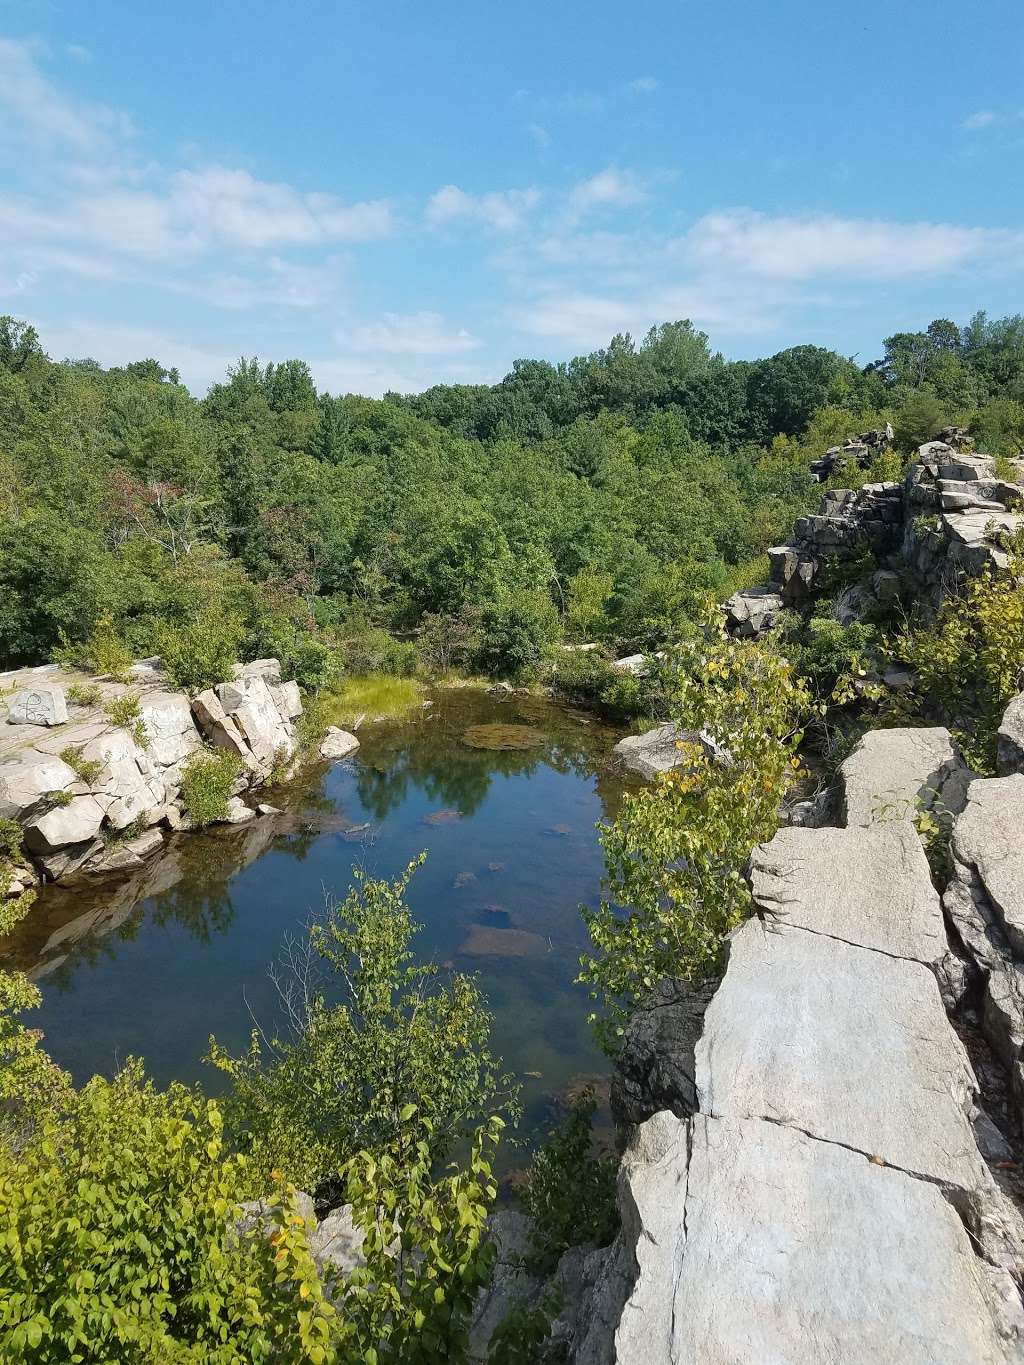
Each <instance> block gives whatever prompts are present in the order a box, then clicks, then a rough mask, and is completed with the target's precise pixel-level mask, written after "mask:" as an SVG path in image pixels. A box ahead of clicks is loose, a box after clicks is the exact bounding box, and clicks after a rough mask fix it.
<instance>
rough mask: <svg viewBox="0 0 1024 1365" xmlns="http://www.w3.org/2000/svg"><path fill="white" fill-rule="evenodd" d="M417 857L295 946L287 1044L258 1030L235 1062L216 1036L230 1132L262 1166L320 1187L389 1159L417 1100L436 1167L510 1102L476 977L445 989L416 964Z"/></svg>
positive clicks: (287, 990)
mask: <svg viewBox="0 0 1024 1365" xmlns="http://www.w3.org/2000/svg"><path fill="white" fill-rule="evenodd" d="M421 862H422V858H421V859H419V860H418V861H417V862H416V863H413V864H411V865H410V867H409V868H408V869H407V870H406V872H405V874H404V875H403V876H401V877H399V878H398V879H397V880H396V881H395V882H393V883H389V882H384V881H372V880H370V879H369V878H367V877H365V876H363V875H362V874H361V873H358V872H357V874H356V877H357V881H356V885H355V886H354V887H353V888H352V890H351V891H350V893H349V895H348V896H347V897H346V899H345V900H344V901H343V902H342V903H341V904H339V905H331V906H329V907H328V914H327V917H326V919H325V921H324V923H323V924H320V925H314V926H312V927H311V929H310V930H309V933H308V935H307V936H306V938H305V939H304V940H303V941H302V942H301V943H298V944H291V945H290V947H289V951H288V954H287V959H286V963H285V966H286V970H285V972H284V973H283V974H282V973H279V974H278V977H277V979H278V982H279V989H280V991H281V993H282V996H283V1000H284V1005H285V1015H286V1017H288V1018H289V1019H290V1020H292V1021H293V1027H292V1029H291V1031H290V1033H289V1034H288V1036H286V1037H283V1038H271V1039H270V1040H269V1041H268V1040H267V1038H266V1037H265V1035H263V1034H262V1033H261V1032H259V1031H254V1033H253V1036H252V1040H251V1044H250V1048H249V1051H248V1053H246V1054H244V1055H243V1056H241V1057H232V1056H230V1055H229V1054H228V1053H227V1052H226V1051H225V1050H224V1049H223V1048H221V1047H219V1046H218V1045H217V1044H216V1042H215V1041H214V1040H212V1039H211V1051H210V1060H211V1061H212V1062H213V1063H214V1065H215V1066H218V1067H219V1068H220V1069H221V1070H222V1071H224V1072H226V1073H227V1075H228V1076H230V1078H231V1081H232V1085H233V1090H232V1095H231V1098H230V1099H229V1100H228V1101H227V1116H228V1120H229V1123H230V1124H231V1128H232V1131H233V1132H234V1134H235V1136H236V1138H237V1140H238V1141H239V1143H240V1144H241V1145H242V1148H243V1150H245V1151H247V1152H248V1153H249V1154H250V1155H251V1158H252V1161H253V1163H254V1167H255V1169H256V1170H259V1171H263V1170H270V1169H272V1168H273V1167H275V1166H277V1167H280V1168H281V1169H282V1170H283V1171H284V1173H285V1174H286V1175H287V1176H288V1178H289V1179H291V1180H294V1181H295V1182H296V1183H297V1184H300V1185H303V1186H304V1187H305V1188H308V1189H312V1188H318V1187H320V1186H321V1185H322V1184H323V1182H325V1181H328V1180H330V1181H334V1180H336V1179H337V1177H338V1175H339V1172H341V1171H342V1169H343V1168H344V1166H345V1163H346V1161H348V1160H349V1158H350V1157H351V1156H352V1154H353V1153H354V1152H356V1151H359V1150H360V1149H365V1150H368V1151H371V1152H383V1151H394V1150H395V1149H396V1144H400V1143H401V1141H402V1133H403V1125H402V1121H401V1120H400V1117H399V1116H400V1114H401V1112H402V1111H403V1110H404V1109H405V1107H406V1106H408V1105H410V1104H413V1105H416V1106H418V1110H419V1113H420V1116H421V1119H422V1120H424V1121H427V1122H429V1124H430V1128H431V1138H430V1145H431V1155H432V1157H433V1158H434V1159H439V1158H441V1157H443V1155H444V1154H445V1153H446V1152H447V1151H448V1149H449V1148H450V1147H451V1145H452V1144H453V1143H455V1142H456V1141H457V1140H458V1139H459V1138H461V1137H463V1136H465V1134H466V1133H467V1132H468V1131H469V1130H470V1129H471V1128H472V1127H473V1125H474V1124H475V1123H476V1121H477V1120H478V1119H480V1118H481V1117H482V1116H483V1115H484V1114H485V1113H486V1112H488V1110H489V1107H490V1106H491V1105H492V1103H494V1102H495V1101H496V1099H497V1097H498V1096H499V1094H504V1096H505V1098H507V1099H508V1101H509V1103H510V1105H511V1104H512V1103H513V1101H514V1098H515V1097H514V1095H513V1094H512V1092H511V1091H510V1089H509V1085H508V1078H507V1077H504V1076H502V1075H501V1073H500V1072H499V1070H498V1065H497V1063H496V1062H495V1060H494V1058H493V1057H492V1056H491V1053H490V1051H489V1049H488V1038H489V1035H490V1025H491V1020H490V1016H489V1014H488V1013H487V1012H486V1010H485V1009H484V1006H483V1002H482V1001H481V998H480V993H479V990H478V988H477V985H476V983H475V981H474V980H473V979H472V978H471V977H467V976H461V975H454V976H452V977H451V978H450V979H449V980H448V981H447V982H446V983H445V984H443V985H442V984H441V983H440V982H439V981H438V970H437V968H436V967H434V966H424V965H421V964H418V963H416V962H415V961H414V960H413V955H412V953H411V951H410V942H411V939H412V936H413V934H414V933H415V931H416V929H417V928H418V926H417V925H416V924H414V922H413V920H412V916H411V914H410V912H409V908H408V905H407V904H406V902H405V899H404V897H405V891H406V887H407V886H408V882H409V878H410V877H411V875H412V873H413V871H414V869H415V868H416V867H417V866H419V864H420V863H421ZM323 964H326V967H327V968H328V969H330V971H329V973H328V974H324V970H323ZM339 989H340V992H341V1000H340V1003H333V1001H334V1000H335V999H336V998H337V992H338V990H339Z"/></svg>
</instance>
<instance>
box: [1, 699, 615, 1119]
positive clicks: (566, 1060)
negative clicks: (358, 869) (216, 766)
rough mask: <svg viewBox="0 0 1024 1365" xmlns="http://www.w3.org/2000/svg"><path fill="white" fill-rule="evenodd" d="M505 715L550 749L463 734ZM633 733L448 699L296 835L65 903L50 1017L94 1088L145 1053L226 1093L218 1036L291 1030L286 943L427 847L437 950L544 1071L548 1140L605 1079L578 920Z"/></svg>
mask: <svg viewBox="0 0 1024 1365" xmlns="http://www.w3.org/2000/svg"><path fill="white" fill-rule="evenodd" d="M497 720H502V721H523V722H529V723H530V724H533V725H535V726H538V727H539V728H540V729H541V730H543V732H544V735H545V743H544V744H543V745H541V746H540V747H537V748H533V749H529V750H521V751H511V752H490V751H486V750H479V749H470V748H467V747H466V746H464V745H462V744H461V743H460V742H459V739H460V736H461V734H462V733H463V731H464V730H465V729H466V727H467V726H468V725H470V724H476V723H481V722H488V721H497ZM614 740H615V735H614V734H612V733H611V732H610V731H608V730H606V729H604V728H603V727H601V726H599V725H598V724H597V722H596V721H593V720H592V719H590V720H588V718H586V717H582V716H579V715H577V714H576V713H572V712H569V713H566V712H564V711H562V710H560V709H558V708H555V707H553V706H551V705H549V704H545V703H541V702H536V701H524V702H520V701H518V700H514V701H511V702H503V703H498V702H494V701H491V700H489V699H487V698H485V697H482V696H481V695H480V694H478V693H470V692H448V693H441V694H438V696H437V698H436V702H435V705H434V707H433V708H432V709H431V710H429V711H427V712H425V713H423V715H422V717H421V718H419V719H418V720H417V721H416V723H415V724H410V725H402V726H390V727H376V728H372V729H370V730H367V731H365V732H364V735H363V748H362V749H361V750H360V753H359V755H358V758H357V761H356V762H355V763H346V764H341V765H336V766H334V767H332V768H331V769H329V770H327V771H324V770H318V772H317V773H316V775H315V776H313V777H311V778H310V779H309V780H308V781H306V782H304V783H299V784H296V785H295V786H294V787H293V788H291V789H289V790H288V792H287V793H286V794H285V795H284V796H283V797H282V796H280V795H279V796H277V797H276V798H275V799H276V801H277V803H278V804H282V805H286V806H287V810H286V812H285V815H284V816H283V817H280V818H278V819H277V820H276V822H275V824H274V825H270V824H268V823H267V822H266V821H260V822H259V823H258V824H256V825H250V826H247V827H244V828H243V829H241V830H238V831H218V832H216V833H212V834H209V835H195V836H191V837H185V838H183V839H180V840H178V841H176V843H175V846H174V848H173V849H170V850H169V851H168V852H167V853H165V854H163V855H161V856H160V857H159V858H158V860H157V861H156V862H155V863H152V864H150V865H149V866H148V867H147V870H146V873H145V874H144V878H140V879H138V880H137V881H136V882H134V883H133V882H128V883H116V882H115V883H111V882H109V881H107V882H104V883H102V884H101V885H100V886H98V887H96V888H92V889H89V890H87V891H79V892H78V893H77V894H75V893H72V892H71V891H60V890H57V889H51V890H49V891H47V892H46V893H45V894H44V895H43V896H42V897H41V898H40V902H39V904H38V905H37V906H36V907H35V909H34V910H33V912H32V914H31V916H30V918H29V921H28V922H27V924H26V925H25V926H24V927H23V929H22V930H21V931H20V932H19V934H18V936H17V938H16V939H15V940H14V942H13V950H14V954H15V957H16V959H17V961H18V963H19V965H22V966H26V967H32V966H33V965H34V964H39V963H40V961H41V960H42V962H43V964H44V970H45V975H42V976H40V978H39V979H40V984H41V985H42V988H43V996H44V1004H43V1008H42V1009H41V1010H40V1011H38V1012H36V1014H35V1016H34V1018H33V1021H32V1022H33V1023H38V1024H39V1025H40V1026H41V1027H42V1028H43V1029H44V1031H45V1034H46V1039H47V1045H48V1046H49V1048H50V1049H51V1051H52V1052H53V1054H54V1055H55V1057H56V1058H57V1060H58V1061H60V1062H61V1063H63V1064H64V1065H66V1066H68V1067H70V1068H71V1070H72V1072H73V1073H74V1074H75V1077H76V1079H79V1080H81V1079H82V1078H84V1077H85V1076H86V1075H88V1074H90V1073H91V1072H92V1071H94V1070H100V1071H109V1070H111V1069H112V1068H113V1067H114V1066H115V1065H116V1064H117V1061H118V1060H119V1059H123V1058H124V1057H125V1056H127V1055H129V1054H132V1053H134V1054H139V1055H142V1056H143V1057H145V1059H146V1062H147V1066H148V1068H149V1070H150V1072H151V1074H152V1075H153V1076H154V1077H155V1078H156V1079H157V1080H158V1081H159V1082H161V1083H165V1082H167V1081H168V1080H170V1079H172V1078H178V1079H182V1080H193V1079H197V1078H201V1079H202V1080H203V1081H204V1083H205V1084H206V1085H207V1087H208V1088H210V1089H211V1090H215V1089H216V1088H217V1085H218V1081H219V1080H220V1077H219V1075H218V1074H217V1073H215V1072H213V1071H212V1070H211V1068H209V1067H207V1066H204V1065H203V1064H202V1062H201V1060H200V1059H201V1058H202V1055H203V1053H204V1052H205V1051H206V1048H207V1044H208V1039H209V1035H210V1034H211V1033H215V1034H216V1036H217V1038H218V1040H219V1041H220V1042H222V1043H224V1044H225V1045H227V1046H228V1047H229V1048H232V1049H242V1048H244V1047H245V1045H246V1042H247V1039H248V1034H249V1031H250V1029H251V1028H252V1025H253V1018H254V1017H255V1018H256V1019H258V1020H259V1021H260V1022H261V1023H263V1024H272V1023H273V1020H274V1014H275V1007H276V996H275V993H274V989H273V987H272V985H271V983H270V982H269V980H268V977H267V966H268V964H269V963H270V962H272V961H273V960H274V959H275V958H277V957H278V955H279V952H280V948H281V944H282V941H283V939H284V938H285V936H286V935H287V934H289V933H295V932H297V931H298V930H299V929H300V928H301V926H302V924H303V923H304V922H305V921H306V920H307V919H308V918H309V917H310V916H316V915H317V913H318V912H319V910H320V909H321V908H322V906H323V902H324V897H325V895H326V894H328V893H333V894H336V895H339V896H340V895H343V894H344V892H345V891H346V889H347V887H348V884H349V882H350V880H351V872H352V868H353V867H354V866H362V867H364V868H365V869H366V870H367V871H368V872H369V873H370V874H371V875H373V876H381V877H390V876H393V875H394V874H396V873H397V872H398V871H400V870H401V869H402V868H403V867H404V866H405V864H406V863H407V862H409V860H410V859H412V858H413V857H415V856H416V855H417V854H418V853H419V852H420V851H421V850H422V849H427V850H428V858H427V862H426V865H425V866H424V867H423V868H422V869H421V870H420V871H419V872H417V874H416V876H415V878H414V879H413V882H412V885H411V888H410V903H411V905H412V908H413V912H414V915H415V917H416V919H417V920H418V921H420V922H421V923H422V924H423V926H424V927H423V931H422V933H421V934H420V935H418V937H417V942H416V948H417V951H418V954H419V955H420V956H421V957H424V958H430V959H433V960H434V961H436V962H438V963H443V964H447V965H452V966H455V967H457V968H459V969H460V970H465V971H476V972H479V974H480V977H481V984H482V987H483V990H484V992H485V994H486V996H487V998H488V1001H489V1004H490V1008H491V1010H492V1012H493V1014H494V1020H495V1022H494V1040H493V1041H494V1046H495V1049H496V1051H498V1052H499V1053H500V1054H501V1055H502V1056H503V1058H504V1060H505V1064H506V1066H507V1067H508V1068H509V1069H511V1070H513V1071H515V1072H517V1073H519V1074H520V1075H522V1076H525V1073H527V1072H539V1073H540V1076H539V1077H526V1079H525V1086H526V1090H525V1098H526V1101H527V1105H528V1120H527V1123H528V1126H532V1124H534V1123H537V1122H539V1121H542V1120H543V1118H544V1113H545V1107H546V1097H547V1096H550V1094H551V1093H552V1092H556V1091H559V1090H561V1089H562V1088H564V1086H565V1085H566V1083H567V1082H568V1081H569V1080H570V1079H571V1078H572V1077H574V1076H577V1075H579V1074H581V1073H587V1072H594V1071H597V1070H602V1069H603V1064H602V1061H601V1058H600V1055H599V1054H598V1053H597V1052H596V1050H595V1049H594V1047H593V1044H592V1042H591V1039H590V1031H589V1028H588V1025H587V1023H586V1014H587V1009H588V1002H587V999H586V996H585V993H584V992H583V991H582V990H581V989H580V988H579V987H576V986H573V985H572V979H573V977H574V975H575V972H576V964H577V959H578V956H579V954H580V952H581V951H582V950H583V948H584V947H585V946H586V932H585V929H584V927H583V924H582V921H581V920H580V917H579V914H578V906H579V904H580V902H587V903H590V904H593V903H595V902H596V899H597V897H598V894H599V887H600V878H601V871H602V862H601V854H600V848H599V846H598V842H597V835H596V832H595V829H594V825H595V823H596V822H597V821H598V820H599V819H601V818H602V817H603V816H607V815H609V814H613V813H614V806H615V804H616V803H617V801H618V799H619V796H620V794H621V790H622V783H621V780H620V776H619V774H618V773H617V772H616V771H615V770H614V769H613V768H612V767H611V766H610V764H609V762H608V755H609V752H610V749H611V745H612V744H613V743H614ZM367 823H368V825H369V828H368V829H363V830H360V829H359V827H360V826H363V825H365V824H367ZM353 827H355V828H353ZM62 957H63V961H61V960H60V959H61V958H62Z"/></svg>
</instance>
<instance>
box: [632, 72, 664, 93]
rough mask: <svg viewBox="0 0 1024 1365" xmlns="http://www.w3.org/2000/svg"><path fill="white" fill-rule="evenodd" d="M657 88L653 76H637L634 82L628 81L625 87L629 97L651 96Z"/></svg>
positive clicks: (656, 82) (655, 79) (655, 78)
mask: <svg viewBox="0 0 1024 1365" xmlns="http://www.w3.org/2000/svg"><path fill="white" fill-rule="evenodd" d="M657 88H658V81H657V77H655V76H637V78H636V80H635V81H630V82H629V83H628V84H627V86H626V89H627V90H628V91H629V93H630V94H631V95H653V94H654V92H655V90H657Z"/></svg>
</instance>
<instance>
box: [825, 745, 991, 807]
mask: <svg viewBox="0 0 1024 1365" xmlns="http://www.w3.org/2000/svg"><path fill="white" fill-rule="evenodd" d="M970 778H971V773H970V770H969V769H968V768H967V767H966V766H965V764H964V762H963V759H962V758H961V757H960V752H959V750H958V749H957V748H956V746H955V744H954V743H953V740H952V737H951V736H950V733H949V731H948V730H945V729H942V728H941V727H933V728H931V729H920V730H872V731H870V732H869V733H868V734H866V735H865V736H864V738H863V739H862V740H861V741H860V743H859V744H858V745H857V747H856V749H854V751H853V753H852V754H851V755H850V756H849V758H847V759H846V760H845V761H844V762H843V764H842V766H841V767H840V769H839V790H840V804H841V808H842V819H843V823H844V824H847V825H861V826H863V825H872V824H877V823H880V822H883V821H891V820H907V819H913V817H914V815H915V814H916V813H917V811H918V810H919V809H921V808H924V809H928V810H930V809H933V808H936V807H939V808H941V809H943V810H945V811H950V812H953V813H956V812H957V811H960V810H962V809H963V805H964V801H965V799H966V788H967V784H968V782H969V781H970Z"/></svg>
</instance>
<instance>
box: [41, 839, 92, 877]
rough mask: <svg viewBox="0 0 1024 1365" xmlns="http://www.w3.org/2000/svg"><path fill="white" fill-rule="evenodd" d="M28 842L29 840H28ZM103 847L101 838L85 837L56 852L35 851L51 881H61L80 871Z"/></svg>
mask: <svg viewBox="0 0 1024 1365" xmlns="http://www.w3.org/2000/svg"><path fill="white" fill-rule="evenodd" d="M26 842H27V840H26ZM102 848H103V841H102V840H101V839H85V840H83V841H82V843H80V844H68V845H67V846H66V847H64V848H59V849H57V850H56V852H54V853H36V852H34V853H33V855H32V856H33V857H34V858H35V860H36V862H37V863H38V865H39V866H40V867H41V868H42V870H43V873H44V875H45V876H46V878H47V879H48V880H49V881H52V882H56V881H60V880H61V879H62V878H64V877H70V876H72V875H73V874H74V873H75V872H77V871H79V869H80V868H82V867H83V866H84V865H85V864H86V863H87V862H88V861H89V859H90V858H92V857H93V856H94V855H95V854H96V853H98V852H99V851H100V850H102Z"/></svg>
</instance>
